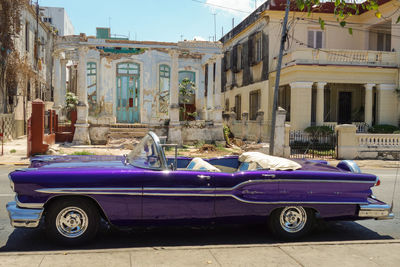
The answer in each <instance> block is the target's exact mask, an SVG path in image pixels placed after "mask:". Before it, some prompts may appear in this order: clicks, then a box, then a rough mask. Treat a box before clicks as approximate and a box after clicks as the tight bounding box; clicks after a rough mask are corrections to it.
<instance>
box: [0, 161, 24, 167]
mask: <svg viewBox="0 0 400 267" xmlns="http://www.w3.org/2000/svg"><path fill="white" fill-rule="evenodd" d="M29 164H30V163H29V162H26V163H25V162H0V166H29Z"/></svg>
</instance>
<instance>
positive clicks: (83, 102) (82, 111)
mask: <svg viewBox="0 0 400 267" xmlns="http://www.w3.org/2000/svg"><path fill="white" fill-rule="evenodd" d="M87 51H88V48H87V47H85V46H81V47H79V49H78V54H79V62H78V77H77V80H78V86H77V87H78V88H77V91H78V92H77V96H78V100H79V104H78V105H77V107H76V109H77V117H78V118H77V121H76V124H75V134H74V140H73V143H74V144H77V145H87V144H90V138H89V124H88V104H87V83H86V76H87V74H86V68H87V66H86V64H87V63H86V55H87Z"/></svg>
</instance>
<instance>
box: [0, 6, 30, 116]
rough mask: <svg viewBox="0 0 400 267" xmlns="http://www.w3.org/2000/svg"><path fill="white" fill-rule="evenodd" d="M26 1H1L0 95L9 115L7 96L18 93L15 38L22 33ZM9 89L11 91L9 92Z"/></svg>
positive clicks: (4, 110)
mask: <svg viewBox="0 0 400 267" xmlns="http://www.w3.org/2000/svg"><path fill="white" fill-rule="evenodd" d="M26 3H27V2H26V0H0V93H1V97H2V99H3V103H2V104H3V106H2V107H0V110H2V111H3V112H5V113H7V111H8V110H7V98H8V97H7V96H8V95H10V94H12V93H16V92H13V91H14V90H16V88H17V86H16V85H17V83H18V71H16V70H18V64H19V63H20V59H19V54H18V52H16V49H15V43H14V41H15V38H16V37H18V36H19V33H20V31H21V11H22V9H23V7H24V6H25V4H26ZM7 88H9V89H10V90H11V91H9V92H7Z"/></svg>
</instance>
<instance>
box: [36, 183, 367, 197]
mask: <svg viewBox="0 0 400 267" xmlns="http://www.w3.org/2000/svg"><path fill="white" fill-rule="evenodd" d="M276 182H314V183H324V182H325V183H371V184H373V183H375V181H348V180H310V179H309V180H300V179H279V180H272V179H263V180H248V181H245V182H242V183H240V184H237V185H236V186H234V187H229V188H226V187H217V188H211V187H210V188H205V187H197V188H190V187H145V188H143V189H142V188H140V187H136V188H118V187H116V188H113V187H104V188H103V187H99V188H80V187H78V188H43V189H37V190H35V191H36V192H38V193H44V194H99V195H101V194H103V195H104V194H105V195H107V194H115V195H141V194H142V193H141V192H142V190H143V192H146V191H210V190H215V191H232V190H236V189H238V188H239V187H242V186H244V185H247V184H253V183H276Z"/></svg>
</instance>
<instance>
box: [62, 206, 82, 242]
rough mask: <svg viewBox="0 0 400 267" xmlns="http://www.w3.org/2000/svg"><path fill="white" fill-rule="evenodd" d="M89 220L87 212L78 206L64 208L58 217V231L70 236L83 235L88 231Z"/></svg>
mask: <svg viewBox="0 0 400 267" xmlns="http://www.w3.org/2000/svg"><path fill="white" fill-rule="evenodd" d="M88 222H89V219H88V216H87V214H86V212H84V211H83V210H82V209H80V208H77V207H67V208H65V209H63V210H62V211H60V212H59V213H58V215H57V218H56V226H57V230H58V232H59V233H60V234H62V235H63V236H65V237H68V238H76V237H79V236H81V235H82V234H83V233H84V232H85V231H86V229H87V226H88Z"/></svg>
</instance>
